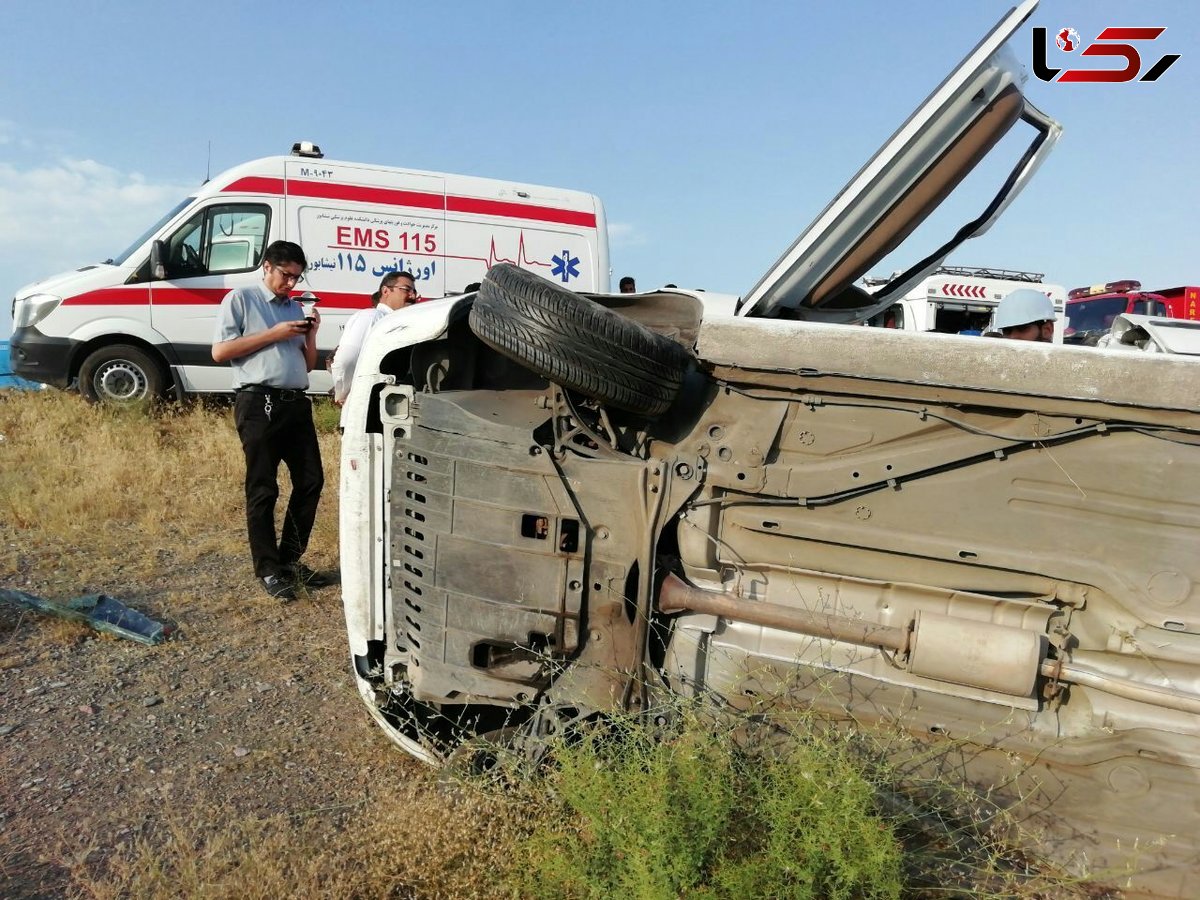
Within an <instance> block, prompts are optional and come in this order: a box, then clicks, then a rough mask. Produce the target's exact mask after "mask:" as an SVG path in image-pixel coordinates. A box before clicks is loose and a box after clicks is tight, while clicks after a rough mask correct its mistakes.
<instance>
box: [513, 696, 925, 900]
mask: <svg viewBox="0 0 1200 900" xmlns="http://www.w3.org/2000/svg"><path fill="white" fill-rule="evenodd" d="M616 730H617V734H616V735H615V736H614V734H613V733H612V732H611V731H605V732H597V733H594V734H589V735H587V736H585V737H584V738H583V739H582V740H580V741H579V742H577V743H575V744H573V745H564V746H561V747H559V748H558V750H557V752H556V754H555V768H554V769H553V770H552V771H551V772H550V773H549V774H547V775H546V776H544V777H545V781H544V782H543V787H542V790H541V792H542V793H543V794H544V796H542V797H541V798H540V804H541V810H540V811H539V813H538V822H537V825H536V827H535V828H534V829H533V832H532V834H531V836H530V837H529V838H528V839H527V840H525V841H524V843H523V844H522V846H521V848H520V852H519V854H518V856H519V859H518V861H517V864H516V865H515V866H514V869H513V872H514V876H513V877H514V883H513V885H512V887H513V890H514V891H515V893H517V894H519V895H520V896H528V897H546V898H551V897H553V898H558V897H572V898H601V897H605V898H607V897H614V896H622V897H632V898H638V900H658V898H663V900H667V898H677V897H713V898H717V897H720V898H725V897H730V898H733V897H749V896H757V897H781V898H783V897H792V898H851V897H853V898H889V897H899V896H900V890H901V883H902V853H901V849H900V845H899V843H898V841H897V839H896V837H895V835H894V834H893V832H892V829H891V826H890V825H889V824H888V823H887V822H886V821H885V820H884V819H882V818H881V817H880V816H879V815H877V814H876V811H875V809H874V799H873V798H874V795H875V791H874V788H873V787H872V785H870V784H869V783H868V782H867V781H866V780H865V779H864V777H863V775H862V774H861V773H862V767H861V766H860V765H857V764H856V763H855V762H854V761H853V760H852V759H851V758H850V757H849V755H848V754H847V753H846V752H845V750H844V749H843V748H842V747H840V746H838V745H836V744H832V743H827V742H822V743H819V744H818V743H805V742H801V743H797V744H793V745H791V746H789V747H787V748H781V749H779V750H778V751H770V752H764V751H761V750H760V751H758V752H747V751H746V750H744V749H742V748H741V747H739V745H738V742H737V741H735V739H734V737H733V735H732V733H729V732H723V731H714V730H712V727H711V725H707V724H706V723H704V722H701V721H699V720H691V721H688V722H687V723H686V725H685V726H684V727H683V728H682V729H681V730H680V731H679V732H678V733H677V734H675V735H674V736H673V737H670V738H668V739H665V740H664V739H661V738H660V737H659V736H656V735H655V734H654V733H653V732H652V731H651V730H649V729H646V728H640V727H637V726H628V727H625V726H620V727H618V728H617V729H616Z"/></svg>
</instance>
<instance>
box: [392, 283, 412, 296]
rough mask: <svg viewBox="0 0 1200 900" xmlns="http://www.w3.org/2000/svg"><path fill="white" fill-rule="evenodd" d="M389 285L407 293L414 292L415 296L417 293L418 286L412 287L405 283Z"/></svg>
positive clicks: (393, 288)
mask: <svg viewBox="0 0 1200 900" xmlns="http://www.w3.org/2000/svg"><path fill="white" fill-rule="evenodd" d="M388 287H389V288H391V289H392V290H393V291H404V292H405V293H407V294H413V295H414V296H415V295H416V293H417V289H416V288H410V287H409V286H408V285H405V284H389V285H388Z"/></svg>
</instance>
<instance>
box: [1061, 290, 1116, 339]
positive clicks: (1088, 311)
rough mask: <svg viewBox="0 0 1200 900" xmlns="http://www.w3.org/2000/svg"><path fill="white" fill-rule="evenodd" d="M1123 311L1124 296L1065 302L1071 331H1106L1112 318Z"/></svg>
mask: <svg viewBox="0 0 1200 900" xmlns="http://www.w3.org/2000/svg"><path fill="white" fill-rule="evenodd" d="M1123 312H1125V298H1124V297H1104V298H1101V299H1098V300H1080V301H1078V302H1076V303H1069V304H1067V319H1068V320H1069V322H1068V324H1069V325H1070V327H1071V330H1072V331H1108V329H1109V327H1110V326H1111V325H1112V323H1113V319H1115V318H1116V317H1117V316H1119V315H1120V314H1121V313H1123Z"/></svg>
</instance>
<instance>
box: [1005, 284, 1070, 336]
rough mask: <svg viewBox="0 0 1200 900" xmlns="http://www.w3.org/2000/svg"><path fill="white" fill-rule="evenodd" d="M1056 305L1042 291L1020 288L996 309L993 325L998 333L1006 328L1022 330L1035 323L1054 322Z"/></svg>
mask: <svg viewBox="0 0 1200 900" xmlns="http://www.w3.org/2000/svg"><path fill="white" fill-rule="evenodd" d="M1054 318H1055V316H1054V304H1053V303H1051V302H1050V298H1049V297H1047V296H1046V295H1045V294H1043V293H1042V292H1041V291H1037V290H1034V289H1033V288H1018V289H1017V290H1015V291H1013V292H1012V293H1011V294H1009V295H1008V296H1007V297H1005V298H1004V299H1003V300H1001V301H1000V305H999V306H997V307H996V319H995V322H994V323H993V327H995V328H996V329H997V330H998V331H1003V330H1004V329H1005V328H1020V327H1021V326H1022V325H1032V324H1033V323H1034V322H1053V321H1054Z"/></svg>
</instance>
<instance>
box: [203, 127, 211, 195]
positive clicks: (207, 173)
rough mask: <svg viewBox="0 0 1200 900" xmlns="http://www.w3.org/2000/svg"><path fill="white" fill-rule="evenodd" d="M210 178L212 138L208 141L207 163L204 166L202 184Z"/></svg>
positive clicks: (206, 182)
mask: <svg viewBox="0 0 1200 900" xmlns="http://www.w3.org/2000/svg"><path fill="white" fill-rule="evenodd" d="M211 177H212V138H209V141H208V162H206V163H205V164H204V182H203V183H204V184H208V180H209V178H211Z"/></svg>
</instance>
